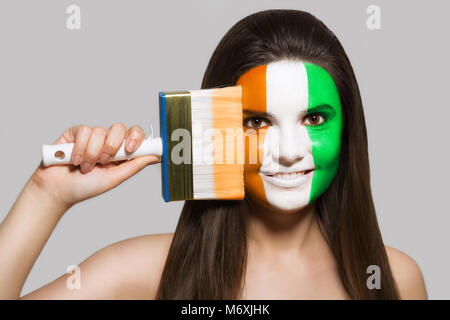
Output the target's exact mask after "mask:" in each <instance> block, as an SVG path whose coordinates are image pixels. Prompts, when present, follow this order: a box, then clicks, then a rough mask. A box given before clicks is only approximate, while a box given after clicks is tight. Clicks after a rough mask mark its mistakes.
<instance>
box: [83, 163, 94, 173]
mask: <svg viewBox="0 0 450 320" xmlns="http://www.w3.org/2000/svg"><path fill="white" fill-rule="evenodd" d="M91 167H92V164H90V163H89V162H83V163H82V164H81V171H82V172H84V173H86V172H88V171H89V169H91Z"/></svg>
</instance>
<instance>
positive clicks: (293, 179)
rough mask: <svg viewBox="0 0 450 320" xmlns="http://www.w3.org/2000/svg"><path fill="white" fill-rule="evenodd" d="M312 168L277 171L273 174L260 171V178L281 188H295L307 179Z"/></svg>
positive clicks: (312, 171) (311, 172)
mask: <svg viewBox="0 0 450 320" xmlns="http://www.w3.org/2000/svg"><path fill="white" fill-rule="evenodd" d="M313 173H314V169H310V170H304V171H294V172H277V173H274V174H264V173H262V172H261V173H260V174H261V176H262V178H263V179H264V180H266V181H268V182H269V183H271V184H273V185H276V186H278V187H282V188H295V187H298V186H300V185H302V184H303V183H305V182H306V181H308V180H309V179H310V178H311V176H312V174H313Z"/></svg>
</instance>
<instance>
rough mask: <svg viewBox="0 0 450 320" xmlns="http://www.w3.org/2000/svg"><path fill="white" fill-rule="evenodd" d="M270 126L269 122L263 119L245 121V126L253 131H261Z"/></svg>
mask: <svg viewBox="0 0 450 320" xmlns="http://www.w3.org/2000/svg"><path fill="white" fill-rule="evenodd" d="M268 124H269V122H268V121H266V120H264V119H262V118H249V119H246V120H245V121H244V125H245V126H246V127H247V128H251V129H261V128H264V127H266V126H267V125H268Z"/></svg>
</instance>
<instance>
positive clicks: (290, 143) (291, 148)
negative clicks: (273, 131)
mask: <svg viewBox="0 0 450 320" xmlns="http://www.w3.org/2000/svg"><path fill="white" fill-rule="evenodd" d="M308 139H309V137H308V133H307V131H306V129H305V128H304V127H303V126H302V127H300V128H299V127H295V128H283V129H281V130H280V133H279V157H278V161H279V163H280V164H281V165H284V166H289V165H292V164H294V163H296V162H298V161H300V160H301V159H303V158H304V157H305V154H306V150H307V143H308Z"/></svg>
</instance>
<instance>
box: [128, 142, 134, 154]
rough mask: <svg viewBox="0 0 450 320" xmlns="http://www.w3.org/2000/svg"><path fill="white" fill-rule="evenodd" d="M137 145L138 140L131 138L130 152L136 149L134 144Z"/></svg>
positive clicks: (129, 143)
mask: <svg viewBox="0 0 450 320" xmlns="http://www.w3.org/2000/svg"><path fill="white" fill-rule="evenodd" d="M135 145H136V140H130V141H129V142H128V148H127V149H128V151H129V152H132V151H134V146H135Z"/></svg>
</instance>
